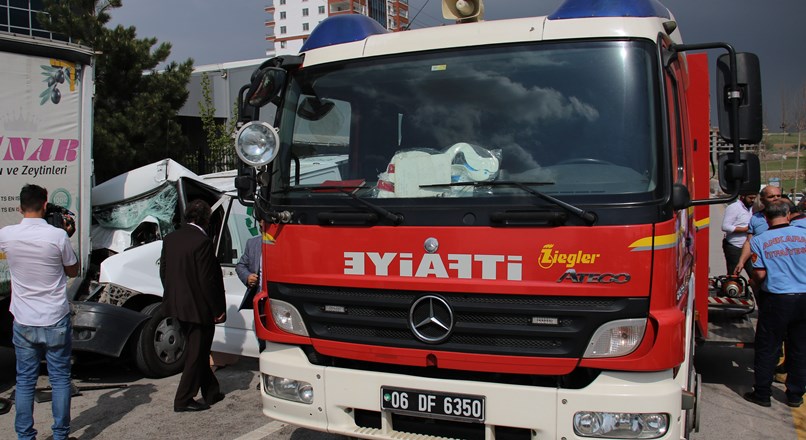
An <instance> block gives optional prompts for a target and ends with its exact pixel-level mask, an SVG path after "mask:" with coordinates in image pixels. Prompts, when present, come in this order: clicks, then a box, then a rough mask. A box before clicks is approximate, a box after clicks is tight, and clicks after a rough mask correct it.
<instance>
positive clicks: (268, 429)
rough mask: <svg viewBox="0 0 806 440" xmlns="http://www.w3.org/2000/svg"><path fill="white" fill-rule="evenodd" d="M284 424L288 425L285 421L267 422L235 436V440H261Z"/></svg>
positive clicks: (283, 426)
mask: <svg viewBox="0 0 806 440" xmlns="http://www.w3.org/2000/svg"><path fill="white" fill-rule="evenodd" d="M286 426H288V425H286V424H285V423H282V422H277V421H274V422H271V423H267V424H265V425H263V426H261V427H260V428H258V429H256V430H254V431H252V432H249V433H246V434H244V435H242V436H240V437H238V438H236V439H235V440H262V439H265V438H267V437H268V436H270V435H272V434H274V433H275V432H277V431H279V430H281V429H283V428H285V427H286Z"/></svg>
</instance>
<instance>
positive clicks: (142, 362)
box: [134, 303, 185, 378]
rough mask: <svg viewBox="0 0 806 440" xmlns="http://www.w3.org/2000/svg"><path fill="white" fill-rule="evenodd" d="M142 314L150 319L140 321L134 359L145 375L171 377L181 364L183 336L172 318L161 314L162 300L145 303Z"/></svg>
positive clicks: (182, 359) (183, 358)
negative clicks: (143, 322) (142, 322)
mask: <svg viewBox="0 0 806 440" xmlns="http://www.w3.org/2000/svg"><path fill="white" fill-rule="evenodd" d="M142 313H144V314H146V315H149V316H150V317H151V318H150V319H149V320H148V321H146V322H145V324H143V327H142V328H141V330H140V333H139V334H138V335H137V338H136V340H135V343H134V361H135V363H136V365H137V369H138V370H140V372H141V373H143V375H145V376H146V377H154V378H159V377H166V376H172V375H174V374H176V373H179V372H181V371H182V366H183V364H184V363H185V337H184V336H183V335H182V332H181V329H180V327H179V321H178V320H177V319H176V318H172V317H170V316H165V314H164V313H163V308H162V303H154V304H149V305H148V306H146V307H145V308H143V310H142Z"/></svg>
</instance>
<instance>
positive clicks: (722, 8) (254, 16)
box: [110, 0, 806, 132]
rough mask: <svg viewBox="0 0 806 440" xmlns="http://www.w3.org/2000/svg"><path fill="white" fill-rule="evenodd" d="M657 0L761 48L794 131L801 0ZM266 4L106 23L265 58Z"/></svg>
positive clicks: (184, 45)
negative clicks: (132, 27)
mask: <svg viewBox="0 0 806 440" xmlns="http://www.w3.org/2000/svg"><path fill="white" fill-rule="evenodd" d="M275 1H277V0H275ZM288 1H289V2H292V1H298V0H288ZM626 1H629V0H626ZM661 2H662V3H663V4H664V5H665V6H666V7H668V8H669V9H670V10H671V11H672V14H674V16H675V19H676V20H677V23H678V27H679V29H680V32H681V34H682V37H683V41H684V42H685V43H710V42H725V43H729V44H731V45H733V47H734V49H736V51H737V52H754V53H755V54H756V55H758V56H759V59H760V62H761V77H762V94H763V96H762V101H763V104H764V122H765V125H766V126H767V128H769V130H770V131H771V132H780V131H781V122H782V120H786V122H787V123H788V124H789V127H788V129H787V131H788V132H792V131H793V125H794V120H795V107H796V105H797V99H798V98H800V106H801V108H802V107H803V106H806V96H804V94H806V51H805V50H804V45H806V36H805V35H804V18H806V0H661ZM267 3H268V2H267V1H265V0H228V1H210V0H123V6H122V7H121V8H117V9H113V10H111V12H110V13H111V15H112V21H111V25H118V24H120V25H123V26H134V27H135V28H136V29H137V35H138V37H140V38H146V37H156V38H157V39H158V40H159V42H170V43H171V45H172V47H173V50H172V52H171V56H170V57H169V59H168V61H184V60H185V59H187V58H193V60H194V62H195V65H197V66H198V65H205V64H216V63H225V62H231V61H242V60H249V59H256V58H264V57H265V52H266V41H265V34H266V28H265V27H264V22H265V20H266V18H267V15H266V14H265V12H264V7H265V6H266V4H267ZM560 3H562V0H487V1H486V2H485V4H484V8H485V16H484V18H485V20H496V19H505V18H516V17H527V16H538V15H547V14H550V13H551V12H553V11H554V10H555V9H556V7H557V6H558V5H559V4H560ZM440 4H441V3H440V1H439V0H409V17H410V18H413V19H414V22H413V24H412V28H419V27H430V26H439V25H442V24H449V23H450V21H448V20H445V19H443V18H442V10H441V6H440ZM415 17H416V18H415ZM712 64H713V62H712ZM712 80H713V79H712ZM804 111H806V110H804ZM784 116H785V117H784ZM712 125H716V123H715V122H714V123H713V124H712Z"/></svg>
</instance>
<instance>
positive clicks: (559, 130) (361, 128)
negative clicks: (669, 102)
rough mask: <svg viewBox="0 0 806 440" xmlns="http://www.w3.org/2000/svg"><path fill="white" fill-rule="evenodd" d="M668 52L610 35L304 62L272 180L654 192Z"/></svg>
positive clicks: (582, 196) (381, 191) (448, 189)
mask: <svg viewBox="0 0 806 440" xmlns="http://www.w3.org/2000/svg"><path fill="white" fill-rule="evenodd" d="M657 64H658V63H657V55H656V51H655V46H654V45H653V44H652V42H650V41H641V40H628V41H616V40H609V41H577V42H561V43H556V42H542V43H529V44H518V45H502V46H494V47H482V48H479V47H470V48H458V49H452V50H444V51H438V52H426V53H417V54H402V55H394V56H387V57H376V58H367V59H359V60H349V61H345V62H338V63H330V64H327V65H321V66H306V67H304V68H303V69H300V70H299V71H297V72H295V73H293V75H292V81H291V85H290V88H289V89H288V91H287V94H286V96H285V100H284V105H283V108H282V113H281V120H280V125H279V130H280V138H281V144H282V145H283V150H281V153H280V156H279V160H278V164H279V165H277V166H278V167H279V168H280V170H281V171H282V172H280V173H277V174H276V176H282V177H278V178H279V179H281V180H280V181H279V182H278V183H279V185H276V186H274V191H276V192H277V191H280V192H284V194H285V195H286V196H287V197H288V201H289V202H290V203H294V202H293V200H294V199H295V198H296V197H304V198H305V199H306V200H311V199H313V198H316V197H334V195H337V193H339V192H341V191H333V190H332V188H331V190H326V189H325V188H324V187H332V186H333V185H337V186H338V185H343V186H344V187H350V190H351V191H356V193H358V194H360V196H361V197H362V198H364V199H367V198H376V199H406V201H405V202H403V201H401V202H399V203H407V204H411V203H415V202H414V201H413V200H412V199H417V198H420V199H426V198H435V197H440V198H454V199H457V201H456V203H462V202H461V200H459V199H463V200H467V199H468V198H473V199H478V198H484V199H485V200H487V201H489V202H492V203H496V202H495V201H496V200H497V199H496V197H499V198H501V199H503V198H508V199H512V198H513V197H520V198H526V197H530V196H529V194H528V193H526V192H524V191H523V190H522V189H520V188H518V187H517V186H515V185H495V184H490V185H484V183H485V182H495V181H507V182H523V183H527V184H528V183H530V182H540V183H541V187H540V191H541V192H542V193H544V194H548V195H550V196H552V197H556V198H561V199H566V200H569V201H570V203H574V204H579V203H583V204H584V203H597V204H602V203H608V201H609V200H612V199H613V198H614V197H616V198H618V199H619V201H620V202H624V201H628V202H629V201H633V202H641V201H650V200H657V199H659V198H660V194H661V193H660V191H662V190H663V187H664V185H665V184H664V183H663V180H662V176H663V175H664V173H662V172H661V170H662V167H661V164H660V162H661V160H662V155H661V153H660V152H661V149H660V142H661V139H662V137H661V130H660V128H659V127H660V122H659V121H660V110H659V108H660V107H661V106H660V102H659V99H658V98H657V96H659V93H660V92H659V91H658V84H657V83H658V81H657V78H658V68H657ZM297 168H299V171H297ZM297 174H299V175H297ZM457 182H469V183H471V184H468V185H451V183H457ZM290 186H299V187H306V186H307V187H311V189H312V191H287V189H288V188H289V187H290ZM317 186H319V187H322V190H320V191H316V190H315V188H316V187H317ZM282 188H285V189H286V191H283V190H282ZM298 189H302V188H298ZM342 195H343V194H342ZM384 203H392V204H394V203H396V202H394V201H393V200H390V201H388V202H384ZM485 203H486V202H485Z"/></svg>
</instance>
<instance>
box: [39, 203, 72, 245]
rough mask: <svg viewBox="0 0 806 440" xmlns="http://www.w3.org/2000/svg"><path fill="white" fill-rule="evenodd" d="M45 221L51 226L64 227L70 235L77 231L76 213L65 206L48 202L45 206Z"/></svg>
mask: <svg viewBox="0 0 806 440" xmlns="http://www.w3.org/2000/svg"><path fill="white" fill-rule="evenodd" d="M45 221H46V222H48V224H49V225H51V226H54V227H57V228H60V229H64V230H65V231H66V232H67V235H68V236H70V237H72V236H73V234H74V233H75V232H76V215H75V214H74V213H73V212H72V211H70V210H69V209H67V208H65V207H63V206H59V205H56V204H54V203H48V205H47V208H45Z"/></svg>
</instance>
